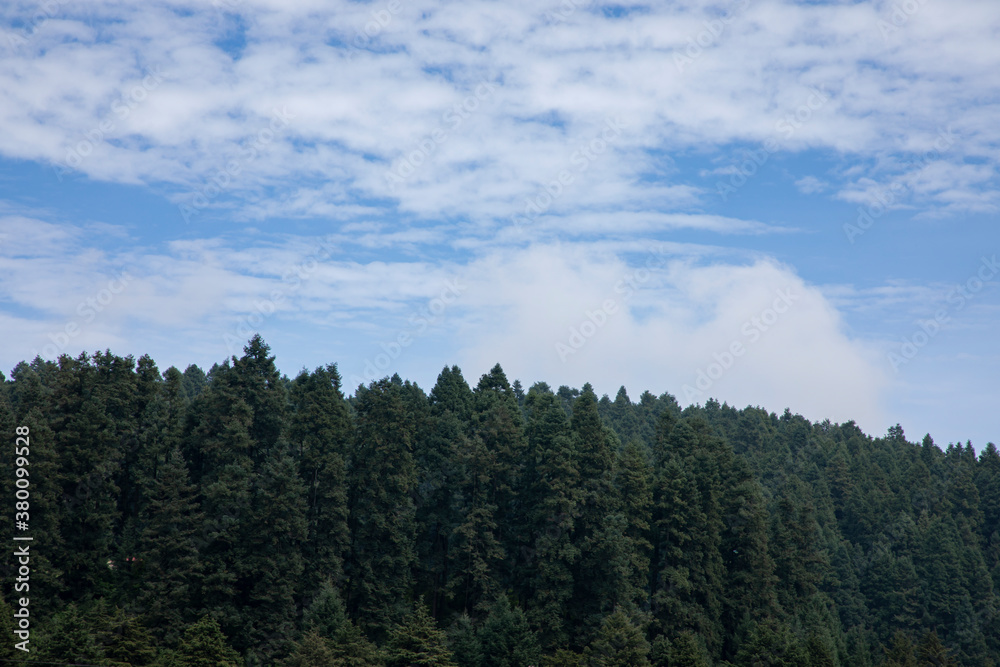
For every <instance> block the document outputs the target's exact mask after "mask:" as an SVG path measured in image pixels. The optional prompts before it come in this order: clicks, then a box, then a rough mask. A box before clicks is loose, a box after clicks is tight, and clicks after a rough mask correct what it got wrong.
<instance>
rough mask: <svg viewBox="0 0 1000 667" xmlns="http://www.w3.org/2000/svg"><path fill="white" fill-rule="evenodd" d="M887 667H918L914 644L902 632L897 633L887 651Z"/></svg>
mask: <svg viewBox="0 0 1000 667" xmlns="http://www.w3.org/2000/svg"><path fill="white" fill-rule="evenodd" d="M885 667H917V656H916V654H915V653H914V647H913V642H912V641H911V640H910V638H909V637H907V636H906V633H905V632H903V631H902V630H897V631H896V633H895V634H894V635H893V637H892V644H891V645H890V646H889V647H888V648H887V649H886V651H885Z"/></svg>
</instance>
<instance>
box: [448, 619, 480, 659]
mask: <svg viewBox="0 0 1000 667" xmlns="http://www.w3.org/2000/svg"><path fill="white" fill-rule="evenodd" d="M448 649H449V650H451V653H452V657H453V658H454V660H455V664H456V665H458V667H480V665H481V664H482V662H483V647H482V644H481V643H480V642H479V637H478V636H477V634H476V626H475V623H473V622H472V618H470V617H469V615H468V614H467V613H465V612H462V614H461V615H460V616H459V617H458V618H456V619H455V622H454V623H452V625H451V627H450V628H449V629H448Z"/></svg>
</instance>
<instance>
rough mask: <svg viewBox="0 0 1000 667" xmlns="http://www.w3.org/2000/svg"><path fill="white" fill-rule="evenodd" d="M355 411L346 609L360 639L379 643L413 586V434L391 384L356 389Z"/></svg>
mask: <svg viewBox="0 0 1000 667" xmlns="http://www.w3.org/2000/svg"><path fill="white" fill-rule="evenodd" d="M355 410H356V411H357V427H356V431H355V440H354V448H353V453H352V471H351V491H352V497H351V537H352V545H351V558H350V562H349V570H348V576H349V577H350V583H351V587H350V590H351V594H350V598H349V607H350V609H351V610H352V612H353V613H354V614H355V615H356V616H357V618H358V619H359V622H360V624H361V627H362V628H363V629H364V630H365V631H366V632H369V633H370V634H373V635H374V636H376V637H383V636H384V635H385V633H386V631H387V630H388V628H389V627H390V626H391V625H392V624H394V623H395V622H396V621H398V620H399V619H400V618H402V616H403V614H404V613H405V611H406V603H405V600H406V598H407V595H408V593H409V592H410V587H411V586H412V584H413V572H412V568H413V565H414V561H415V560H416V553H415V548H416V544H415V532H416V521H415V519H416V516H415V515H416V511H415V507H414V503H413V492H414V490H415V488H416V484H417V473H416V467H415V465H414V462H413V452H412V449H413V437H414V428H413V425H412V423H411V421H410V418H409V416H408V414H407V411H406V406H405V403H404V401H403V392H402V384H401V383H399V382H395V381H391V380H380V381H378V382H373V383H372V384H371V385H369V386H368V388H367V389H360V390H359V392H358V395H357V396H356V404H355Z"/></svg>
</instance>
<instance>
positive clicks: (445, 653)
mask: <svg viewBox="0 0 1000 667" xmlns="http://www.w3.org/2000/svg"><path fill="white" fill-rule="evenodd" d="M414 665H420V666H424V665H426V666H428V667H432V666H435V665H437V666H440V667H454V666H455V663H454V661H453V660H452V655H451V651H449V650H448V647H447V644H446V642H445V634H444V632H442V631H441V630H440V629H438V627H437V625H436V624H435V623H434V619H433V618H432V617H431V615H430V614H429V613H428V611H427V609H426V608H425V607H424V604H423V600H420V601H419V602H417V604H416V605H415V606H414V608H413V611H412V612H410V613H409V614H407V615H406V617H405V618H404V619H403V622H402V623H401V624H399V625H397V626H396V627H394V628H393V629H392V631H391V633H390V635H389V641H388V643H387V646H386V666H387V667H411V666H414Z"/></svg>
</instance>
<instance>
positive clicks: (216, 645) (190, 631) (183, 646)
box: [170, 616, 243, 667]
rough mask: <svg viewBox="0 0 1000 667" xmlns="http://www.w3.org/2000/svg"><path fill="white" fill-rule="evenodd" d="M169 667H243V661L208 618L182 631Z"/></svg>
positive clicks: (213, 620) (214, 623) (217, 625)
mask: <svg viewBox="0 0 1000 667" xmlns="http://www.w3.org/2000/svg"><path fill="white" fill-rule="evenodd" d="M170 663H171V664H170V667H243V659H242V658H240V656H239V654H238V653H237V652H236V651H235V650H233V648H232V647H231V646H230V645H229V643H228V642H227V641H226V636H225V635H224V634H223V633H222V630H221V629H220V628H219V624H218V623H217V622H216V621H215V619H213V618H211V617H210V616H205V617H203V618H202V619H201V620H199V621H197V622H196V623H193V624H191V625H189V626H188V627H187V628H186V629H185V630H184V636H183V638H182V639H181V643H180V646H178V648H177V651H176V653H175V654H174V655H173V656H172V660H171V661H170Z"/></svg>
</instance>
